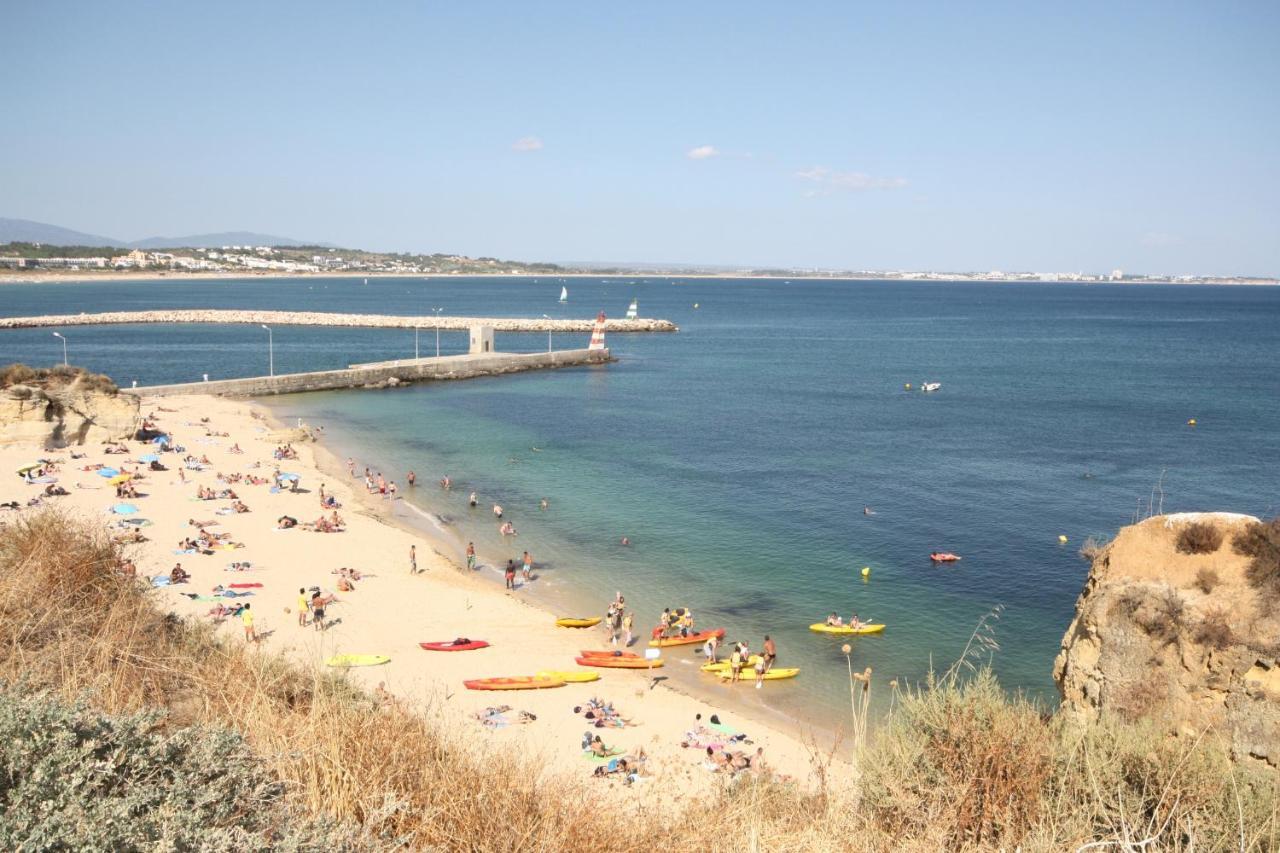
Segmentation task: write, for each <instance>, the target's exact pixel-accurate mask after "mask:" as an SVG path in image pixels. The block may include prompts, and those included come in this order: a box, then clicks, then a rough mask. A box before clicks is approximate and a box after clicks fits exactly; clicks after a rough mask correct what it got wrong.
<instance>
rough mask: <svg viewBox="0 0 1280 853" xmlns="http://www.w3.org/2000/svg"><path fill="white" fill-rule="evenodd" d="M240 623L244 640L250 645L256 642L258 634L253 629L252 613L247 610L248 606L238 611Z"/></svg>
mask: <svg viewBox="0 0 1280 853" xmlns="http://www.w3.org/2000/svg"><path fill="white" fill-rule="evenodd" d="M240 621H241V622H243V623H244V638H245V640H246V641H248V642H250V643H256V642H258V632H257V631H255V630H254V629H253V612H252V611H251V610H249V605H247V604H246V605H245V606H244V609H243V610H241V611H240Z"/></svg>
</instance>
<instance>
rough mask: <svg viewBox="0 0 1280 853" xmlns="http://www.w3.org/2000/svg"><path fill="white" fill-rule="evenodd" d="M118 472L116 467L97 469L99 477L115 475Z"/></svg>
mask: <svg viewBox="0 0 1280 853" xmlns="http://www.w3.org/2000/svg"><path fill="white" fill-rule="evenodd" d="M119 473H120V471H119V469H117V468H99V469H98V476H99V477H115V476H116V475H118V474H119Z"/></svg>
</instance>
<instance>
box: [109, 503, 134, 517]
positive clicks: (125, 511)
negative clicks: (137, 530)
mask: <svg viewBox="0 0 1280 853" xmlns="http://www.w3.org/2000/svg"><path fill="white" fill-rule="evenodd" d="M111 511H112V512H114V513H115V514H116V515H133V514H134V513H135V512H137V511H138V508H137V507H136V506H134V505H133V504H116V505H115V506H113V507H112V508H111Z"/></svg>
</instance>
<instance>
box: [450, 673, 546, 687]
mask: <svg viewBox="0 0 1280 853" xmlns="http://www.w3.org/2000/svg"><path fill="white" fill-rule="evenodd" d="M462 684H463V686H465V687H466V688H467V689H468V690H539V689H541V688H544V687H564V681H562V680H561V679H558V678H537V677H536V676H532V675H517V676H513V677H511V678H476V679H473V680H471V681H464V682H462Z"/></svg>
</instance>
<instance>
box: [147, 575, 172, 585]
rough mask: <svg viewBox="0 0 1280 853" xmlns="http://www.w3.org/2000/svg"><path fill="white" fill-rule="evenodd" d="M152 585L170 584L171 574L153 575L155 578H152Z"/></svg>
mask: <svg viewBox="0 0 1280 853" xmlns="http://www.w3.org/2000/svg"><path fill="white" fill-rule="evenodd" d="M151 585H152V586H154V587H162V586H168V585H169V576H168V575H156V576H155V577H153V578H152V579H151Z"/></svg>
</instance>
